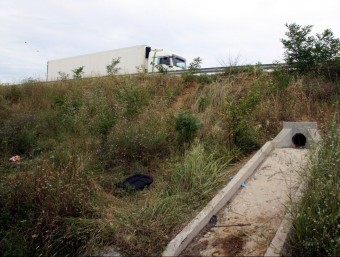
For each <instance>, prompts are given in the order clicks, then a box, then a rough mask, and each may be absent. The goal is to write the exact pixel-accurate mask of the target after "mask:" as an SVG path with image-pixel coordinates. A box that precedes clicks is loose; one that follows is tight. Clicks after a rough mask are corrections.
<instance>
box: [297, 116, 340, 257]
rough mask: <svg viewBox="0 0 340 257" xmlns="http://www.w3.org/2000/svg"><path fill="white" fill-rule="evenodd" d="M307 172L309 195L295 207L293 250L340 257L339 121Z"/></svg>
mask: <svg viewBox="0 0 340 257" xmlns="http://www.w3.org/2000/svg"><path fill="white" fill-rule="evenodd" d="M305 172H306V174H304V176H303V177H304V178H305V183H306V192H305V193H304V197H303V199H302V202H301V203H300V205H299V206H293V217H294V220H293V226H294V228H293V233H292V236H291V248H292V249H291V250H292V251H293V253H294V255H299V256H339V253H340V241H339V238H340V227H339V221H340V202H339V198H340V191H339V186H338V185H339V182H340V135H339V130H338V128H337V125H336V123H335V121H333V124H332V125H331V126H330V129H329V131H328V133H327V134H326V136H325V137H324V139H323V142H322V144H321V146H320V149H319V150H318V151H317V152H316V153H315V154H314V155H313V158H312V160H311V166H310V170H306V171H305Z"/></svg>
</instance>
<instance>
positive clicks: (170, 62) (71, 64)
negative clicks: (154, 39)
mask: <svg viewBox="0 0 340 257" xmlns="http://www.w3.org/2000/svg"><path fill="white" fill-rule="evenodd" d="M113 60H119V62H118V64H117V65H116V66H115V68H117V74H134V73H138V72H157V71H158V70H160V69H166V70H169V71H171V70H173V71H175V70H183V69H185V68H186V60H185V58H183V57H181V56H180V55H177V54H175V53H173V52H170V51H165V50H163V49H157V48H152V47H150V46H147V45H139V46H133V47H127V48H120V49H115V50H109V51H104V52H98V53H92V54H86V55H79V56H74V57H68V58H64V59H57V60H51V61H48V62H47V81H55V80H59V79H61V78H62V77H65V76H66V77H69V76H71V77H72V74H73V73H74V72H73V70H75V69H78V68H80V67H83V74H82V77H100V76H106V75H108V71H107V66H108V65H111V64H112V61H113Z"/></svg>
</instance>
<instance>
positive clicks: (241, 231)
mask: <svg viewBox="0 0 340 257" xmlns="http://www.w3.org/2000/svg"><path fill="white" fill-rule="evenodd" d="M307 153H308V150H307V149H292V148H282V149H278V148H277V149H274V150H273V151H272V152H271V154H270V155H269V156H268V157H267V159H266V160H265V161H264V162H263V163H262V164H261V165H260V166H259V168H258V169H257V170H256V171H255V173H254V175H253V176H252V177H250V178H249V179H248V180H247V181H246V185H245V187H241V189H240V190H239V191H238V192H237V193H236V194H235V196H234V197H233V198H232V199H231V200H230V202H229V203H228V204H227V205H226V206H225V207H224V208H222V210H220V212H219V213H217V215H216V216H217V223H216V225H214V224H208V225H207V226H206V228H205V229H203V230H202V231H201V233H200V234H199V235H198V236H197V237H196V238H195V239H194V240H193V241H192V242H191V244H189V246H188V247H187V248H186V249H185V250H184V251H183V252H182V254H181V256H235V255H237V256H263V255H264V253H265V252H266V250H267V248H268V246H269V244H270V242H271V240H272V238H273V237H274V235H275V233H276V231H277V229H278V227H279V225H280V223H281V220H282V218H283V216H284V215H285V213H286V206H287V205H288V204H289V199H290V196H292V195H293V194H294V193H295V192H296V190H297V189H298V187H299V185H300V177H299V172H298V171H299V170H301V168H302V167H304V166H305V165H306V163H307V159H308V158H307Z"/></svg>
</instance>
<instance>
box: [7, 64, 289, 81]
mask: <svg viewBox="0 0 340 257" xmlns="http://www.w3.org/2000/svg"><path fill="white" fill-rule="evenodd" d="M287 66H288V65H287V64H286V63H278V64H255V65H237V66H225V67H213V68H201V69H197V70H195V72H193V74H197V75H200V74H207V75H213V74H223V73H226V72H228V71H234V70H237V69H246V68H259V69H262V70H267V71H272V70H274V69H277V68H280V67H287ZM191 72H192V71H191V70H189V69H187V70H178V71H167V73H168V74H172V75H182V74H185V73H191ZM149 74H159V72H152V73H149ZM130 75H137V74H130ZM101 77H108V76H101ZM93 78H96V77H84V78H82V79H93ZM67 80H72V78H70V79H67ZM57 81H60V80H54V81H35V82H41V83H46V82H47V83H53V82H57ZM22 83H24V82H22ZM22 83H16V84H22ZM3 85H8V86H10V85H15V84H9V83H8V84H3Z"/></svg>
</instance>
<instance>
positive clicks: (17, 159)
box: [9, 155, 20, 162]
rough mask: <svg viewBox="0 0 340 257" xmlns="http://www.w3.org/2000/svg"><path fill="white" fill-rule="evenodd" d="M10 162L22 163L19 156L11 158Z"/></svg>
mask: <svg viewBox="0 0 340 257" xmlns="http://www.w3.org/2000/svg"><path fill="white" fill-rule="evenodd" d="M9 161H10V162H20V156H19V155H15V156H13V157H11V158H9Z"/></svg>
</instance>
